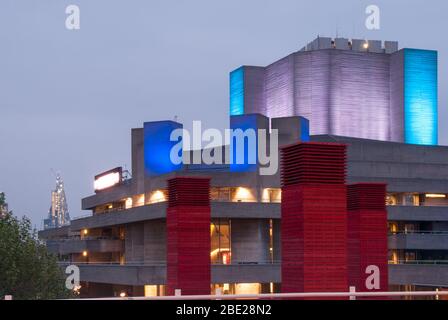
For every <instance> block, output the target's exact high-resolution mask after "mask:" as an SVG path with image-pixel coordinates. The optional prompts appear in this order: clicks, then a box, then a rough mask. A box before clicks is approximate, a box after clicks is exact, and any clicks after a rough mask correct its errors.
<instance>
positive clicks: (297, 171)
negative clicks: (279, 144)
mask: <svg viewBox="0 0 448 320" xmlns="http://www.w3.org/2000/svg"><path fill="white" fill-rule="evenodd" d="M346 150H347V147H346V145H343V144H332V143H316V142H308V143H298V144H294V145H289V146H285V147H283V148H282V156H281V181H282V186H288V185H296V184H307V183H311V184H344V183H345V176H346V152H347V151H346Z"/></svg>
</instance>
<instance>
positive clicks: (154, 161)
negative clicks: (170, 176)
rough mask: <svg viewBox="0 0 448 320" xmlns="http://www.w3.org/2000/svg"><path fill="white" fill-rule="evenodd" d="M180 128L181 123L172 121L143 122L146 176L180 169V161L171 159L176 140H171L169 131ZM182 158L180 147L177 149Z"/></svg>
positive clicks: (176, 143)
mask: <svg viewBox="0 0 448 320" xmlns="http://www.w3.org/2000/svg"><path fill="white" fill-rule="evenodd" d="M176 129H182V124H180V123H177V122H174V121H154V122H145V123H144V124H143V134H144V146H143V148H144V160H145V172H146V174H147V175H148V176H150V177H152V176H158V175H161V174H167V173H170V172H174V171H178V170H180V169H182V163H180V164H178V163H173V162H172V161H171V157H170V154H171V150H172V149H173V148H174V147H175V146H176V145H178V143H179V142H180V141H181V139H182V137H180V139H179V140H178V141H172V140H171V133H172V132H173V131H174V130H176ZM178 153H179V157H180V158H182V148H179V150H178Z"/></svg>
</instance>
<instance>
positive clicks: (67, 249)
mask: <svg viewBox="0 0 448 320" xmlns="http://www.w3.org/2000/svg"><path fill="white" fill-rule="evenodd" d="M47 248H48V250H49V251H50V252H52V253H56V254H69V253H81V252H83V251H88V252H123V251H124V241H123V240H115V239H90V240H81V239H67V240H49V241H47Z"/></svg>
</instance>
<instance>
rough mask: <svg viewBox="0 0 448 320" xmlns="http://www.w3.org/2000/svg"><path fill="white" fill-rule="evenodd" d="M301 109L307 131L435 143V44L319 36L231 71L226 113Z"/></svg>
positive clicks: (280, 114) (277, 114) (274, 113)
mask: <svg viewBox="0 0 448 320" xmlns="http://www.w3.org/2000/svg"><path fill="white" fill-rule="evenodd" d="M250 113H260V114H263V115H265V116H267V117H269V118H277V117H288V116H302V117H305V118H307V119H308V120H310V124H311V127H310V133H311V134H312V135H316V134H333V135H338V136H348V137H357V138H365V139H374V140H384V141H396V142H406V143H412V144H422V145H437V52H436V51H428V50H415V49H402V50H398V43H397V42H391V41H386V42H384V43H383V42H381V41H371V40H369V41H367V40H356V39H353V40H349V39H344V38H337V39H331V38H317V39H316V40H314V41H313V42H311V43H309V44H308V45H307V46H305V47H304V48H302V50H300V51H298V52H295V53H292V54H290V55H288V56H286V57H285V58H283V59H280V60H278V61H276V62H274V63H272V64H270V65H268V66H266V67H254V66H243V67H241V68H238V69H236V70H234V71H233V72H231V74H230V114H231V115H241V114H250Z"/></svg>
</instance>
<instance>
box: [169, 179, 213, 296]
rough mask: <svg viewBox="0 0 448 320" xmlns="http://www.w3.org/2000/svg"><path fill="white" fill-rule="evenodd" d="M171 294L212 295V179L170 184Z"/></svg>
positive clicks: (170, 182)
mask: <svg viewBox="0 0 448 320" xmlns="http://www.w3.org/2000/svg"><path fill="white" fill-rule="evenodd" d="M166 223H167V294H168V295H173V294H174V290H175V289H181V290H182V295H196V294H210V283H211V276H210V179H209V178H202V177H201V178H197V177H176V178H173V179H170V180H168V209H167V218H166Z"/></svg>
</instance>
